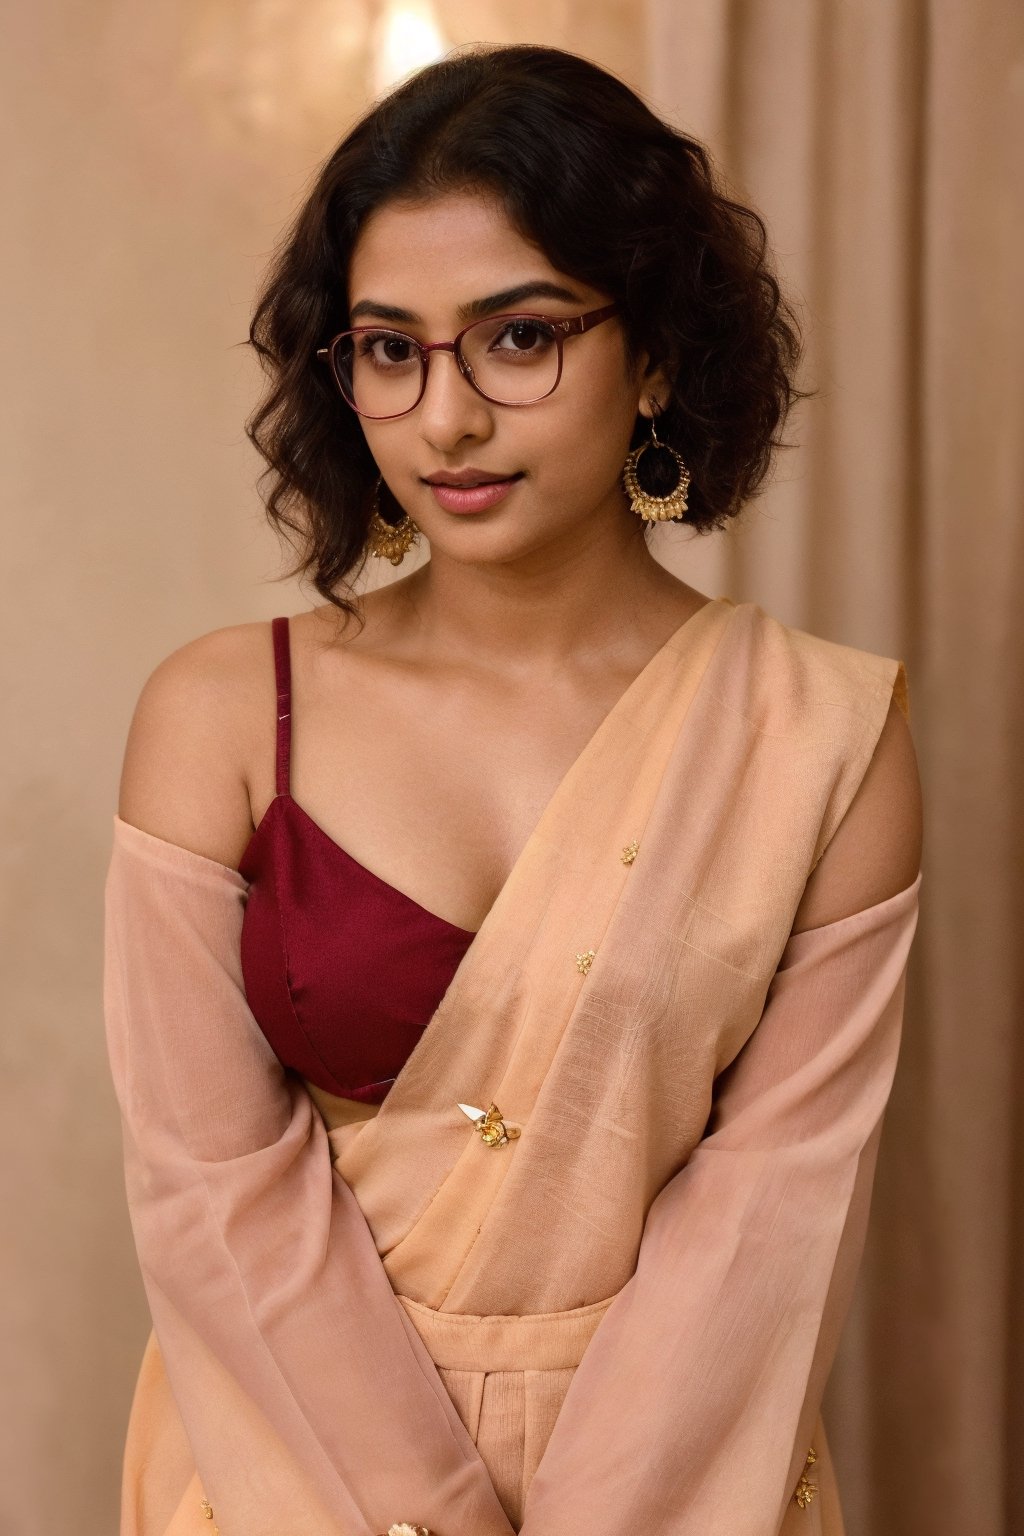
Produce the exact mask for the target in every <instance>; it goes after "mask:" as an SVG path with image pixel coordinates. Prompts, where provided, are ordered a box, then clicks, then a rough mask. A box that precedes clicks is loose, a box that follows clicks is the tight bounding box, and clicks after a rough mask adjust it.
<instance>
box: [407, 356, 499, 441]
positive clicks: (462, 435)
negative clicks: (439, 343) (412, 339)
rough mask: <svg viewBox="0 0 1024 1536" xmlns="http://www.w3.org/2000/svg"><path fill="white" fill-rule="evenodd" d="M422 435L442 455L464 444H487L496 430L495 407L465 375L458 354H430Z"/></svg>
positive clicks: (422, 415) (420, 414)
mask: <svg viewBox="0 0 1024 1536" xmlns="http://www.w3.org/2000/svg"><path fill="white" fill-rule="evenodd" d="M419 416H420V423H419V425H420V435H421V436H422V437H423V439H424V441H425V442H427V443H429V444H430V446H431V447H432V448H433V449H435V451H436V452H438V453H452V452H453V451H454V450H455V449H456V448H458V447H459V445H460V444H461V443H463V442H467V441H469V442H483V441H484V440H485V439H486V438H488V437H489V436H490V435H491V432H492V430H493V425H494V423H493V417H492V415H491V407H490V404H489V402H488V401H487V400H485V399H484V398H483V396H482V395H480V394H478V393H477V391H476V390H475V389H474V388H473V386H472V384H471V383H470V382H469V380H468V379H467V378H465V377H464V376H463V373H462V370H461V369H460V367H459V364H458V360H457V358H456V357H455V354H454V352H448V351H442V350H441V349H440V348H439V349H438V350H437V351H436V352H431V353H430V360H429V365H428V367H427V383H426V388H425V389H424V391H423V398H422V400H421V401H420V407H419Z"/></svg>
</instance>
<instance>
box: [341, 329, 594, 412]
mask: <svg viewBox="0 0 1024 1536" xmlns="http://www.w3.org/2000/svg"><path fill="white" fill-rule="evenodd" d="M618 312H619V306H618V304H604V305H602V306H601V308H600V309H590V310H588V311H587V312H586V314H583V315H574V316H573V318H572V319H571V320H562V319H553V318H552V317H551V315H536V314H527V313H526V312H525V311H523V310H515V311H514V312H512V313H510V314H507V315H486V316H484V317H483V319H481V320H473V321H471V322H470V324H469V325H465V326H463V328H462V330H461V331H460V332H459V334H458V335H457V336H456V337H455V338H454V340H453V341H429V342H424V341H417V340H416V338H415V336H410V335H409V333H408V331H399V330H395V329H394V328H393V327H392V326H390V325H357V326H353V328H352V329H351V330H348V331H339V332H338V334H337V336H332V337H331V340H330V341H329V342H328V343H327V345H326V347H318V348H317V351H316V357H317V361H318V362H322V363H327V364H328V365H329V367H330V370H331V377H332V378H333V380H334V382H335V384H336V386H337V389H338V393H339V394H340V395H341V398H342V399H343V400H344V402H345V404H346V405H348V406H351V408H352V410H354V411H355V413H356V415H357V416H365V417H366V418H367V420H368V421H396V420H397V419H398V417H399V416H408V414H409V412H410V411H414V410H415V409H416V407H417V406H418V405H419V403H420V401H421V400H422V399H423V396H424V395H425V394H426V390H427V374H428V372H429V369H430V353H431V352H450V353H451V354H452V356H453V357H454V358H455V361H456V362H457V363H458V365H459V372H460V373H461V374H462V376H463V378H464V379H465V380H466V381H467V382H468V383H469V384H471V385H472V387H473V388H474V389H475V390H476V392H477V394H478V395H482V396H483V398H484V399H485V400H487V401H489V402H490V403H491V405H509V406H520V405H536V404H537V401H538V400H546V399H547V398H548V396H549V395H553V394H554V392H555V390H556V389H557V388H558V384H559V380H560V379H561V377H562V348H563V346H564V345H565V342H566V340H567V338H568V337H570V336H582V335H583V333H584V332H585V331H590V330H593V328H594V326H595V325H601V324H602V323H603V322H604V321H605V320H610V319H611V317H612V316H613V315H616V314H618ZM497 320H539V321H541V322H542V323H543V324H544V325H548V326H550V327H551V329H552V330H553V331H554V332H555V346H556V348H557V349H558V370H557V372H556V374H555V382H554V383H553V384H552V386H551V388H550V389H546V390H545V391H544V393H543V394H542V395H534V397H533V399H532V400H495V398H494V396H493V395H489V394H487V393H486V392H485V391H484V390H482V389H481V388H480V385H479V384H478V383H477V381H476V379H475V378H474V376H473V370H472V368H471V367H470V365H469V363H467V361H466V359H465V358H464V357H463V355H462V338H463V336H465V335H466V333H467V331H471V330H473V328H474V327H475V326H478V325H484V324H486V323H488V322H489V323H491V324H493V323H494V322H495V321H497ZM370 331H372V332H375V333H378V334H379V333H381V332H384V333H386V334H387V335H389V336H401V337H402V339H403V341H408V342H411V343H412V345H413V346H414V347H415V348H416V349H417V351H418V352H419V354H420V358H421V361H422V365H423V366H422V375H421V381H420V392H419V394H418V395H417V396H416V399H415V400H414V401H413V403H412V405H409V406H406V408H405V410H404V411H393V412H390V413H389V414H388V415H387V416H372V415H371V414H370V413H369V411H361V410H360V409H359V407H358V406H357V405H356V403H355V401H353V400H350V399H349V397H348V395H347V394H346V393H345V387H344V385H343V384H342V382H341V375H340V373H339V372H338V364H337V349H338V344H339V342H342V341H344V340H345V338H346V337H348V336H360V335H365V334H366V333H367V332H370Z"/></svg>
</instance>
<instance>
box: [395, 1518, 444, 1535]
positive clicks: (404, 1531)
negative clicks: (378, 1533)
mask: <svg viewBox="0 0 1024 1536" xmlns="http://www.w3.org/2000/svg"><path fill="white" fill-rule="evenodd" d="M387 1536H434V1533H433V1531H430V1530H428V1529H427V1527H426V1526H425V1525H410V1524H409V1522H408V1520H399V1521H398V1523H397V1525H389V1526H388V1529H387Z"/></svg>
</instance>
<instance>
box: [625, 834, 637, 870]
mask: <svg viewBox="0 0 1024 1536" xmlns="http://www.w3.org/2000/svg"><path fill="white" fill-rule="evenodd" d="M639 851H640V844H639V843H638V842H637V840H636V838H635V837H634V839H633V841H632V842H631V843H627V844H626V846H625V848H623V850H622V862H623V864H632V862H633V860H634V859H635V858H636V856H637V854H638V853H639Z"/></svg>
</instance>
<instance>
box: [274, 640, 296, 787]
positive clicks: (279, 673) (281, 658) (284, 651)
mask: <svg viewBox="0 0 1024 1536" xmlns="http://www.w3.org/2000/svg"><path fill="white" fill-rule="evenodd" d="M271 628H272V630H273V634H274V676H275V679H276V681H277V793H278V794H279V795H287V794H288V793H290V790H289V766H290V759H291V747H292V666H291V650H290V646H289V635H288V618H287V615H285V616H284V617H282V618H277V619H272V620H271Z"/></svg>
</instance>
